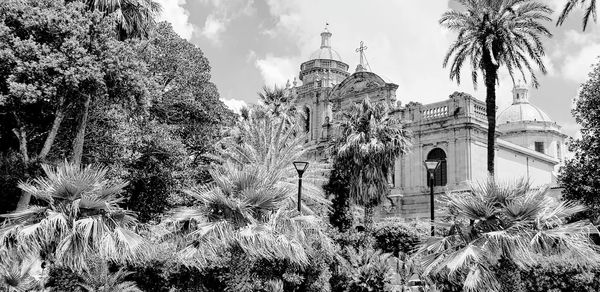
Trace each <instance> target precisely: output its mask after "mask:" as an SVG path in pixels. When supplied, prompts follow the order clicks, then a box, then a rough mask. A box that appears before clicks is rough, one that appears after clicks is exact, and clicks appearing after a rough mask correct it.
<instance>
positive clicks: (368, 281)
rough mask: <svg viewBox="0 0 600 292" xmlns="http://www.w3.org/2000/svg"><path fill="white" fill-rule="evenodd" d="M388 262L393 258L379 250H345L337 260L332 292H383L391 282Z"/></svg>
mask: <svg viewBox="0 0 600 292" xmlns="http://www.w3.org/2000/svg"><path fill="white" fill-rule="evenodd" d="M390 260H393V257H391V255H390V254H386V253H383V252H382V251H380V250H374V249H370V248H362V249H359V250H355V249H353V248H347V249H346V250H345V253H344V256H343V257H340V258H339V264H340V265H339V267H338V269H339V270H338V272H337V275H336V277H337V278H338V279H337V285H335V286H334V287H333V288H334V289H333V291H352V292H354V291H356V292H363V291H364V292H367V291H385V290H386V286H387V285H389V283H390V280H391V273H392V268H391V266H390V264H389V261H390ZM340 279H342V280H343V281H340Z"/></svg>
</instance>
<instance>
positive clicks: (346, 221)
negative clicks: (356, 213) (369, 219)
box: [323, 157, 353, 232]
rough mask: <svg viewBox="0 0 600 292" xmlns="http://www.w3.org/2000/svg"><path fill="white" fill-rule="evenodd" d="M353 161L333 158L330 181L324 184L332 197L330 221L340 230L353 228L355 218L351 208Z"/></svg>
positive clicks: (326, 191)
mask: <svg viewBox="0 0 600 292" xmlns="http://www.w3.org/2000/svg"><path fill="white" fill-rule="evenodd" d="M351 169H352V163H351V162H350V163H348V162H346V161H344V160H342V159H340V158H338V157H334V158H333V165H332V170H331V173H330V174H329V181H328V182H327V184H326V185H324V186H323V189H324V190H325V193H326V194H327V196H328V197H330V196H331V197H332V198H331V211H330V212H329V223H331V225H333V226H335V227H336V228H337V229H338V230H339V231H340V232H345V231H348V230H349V229H350V228H352V223H353V218H352V211H351V210H350V182H351V180H350V175H351Z"/></svg>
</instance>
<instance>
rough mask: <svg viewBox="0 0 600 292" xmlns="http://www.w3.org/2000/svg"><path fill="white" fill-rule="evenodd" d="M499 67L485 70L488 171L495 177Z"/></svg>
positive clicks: (490, 67)
mask: <svg viewBox="0 0 600 292" xmlns="http://www.w3.org/2000/svg"><path fill="white" fill-rule="evenodd" d="M497 74H498V66H496V65H493V64H489V65H488V66H486V70H485V86H486V89H487V90H486V97H485V107H486V115H487V121H488V136H487V170H488V173H489V175H490V176H492V177H493V176H494V157H495V155H496V79H497Z"/></svg>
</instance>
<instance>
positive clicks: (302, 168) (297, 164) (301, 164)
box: [294, 161, 308, 212]
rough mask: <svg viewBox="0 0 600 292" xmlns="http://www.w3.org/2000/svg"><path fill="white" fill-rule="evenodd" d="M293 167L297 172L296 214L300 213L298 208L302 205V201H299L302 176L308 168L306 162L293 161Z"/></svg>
mask: <svg viewBox="0 0 600 292" xmlns="http://www.w3.org/2000/svg"><path fill="white" fill-rule="evenodd" d="M294 167H295V168H296V171H297V172H298V212H300V207H301V204H302V201H300V199H301V198H302V174H304V172H305V171H306V169H307V168H308V162H305V161H294Z"/></svg>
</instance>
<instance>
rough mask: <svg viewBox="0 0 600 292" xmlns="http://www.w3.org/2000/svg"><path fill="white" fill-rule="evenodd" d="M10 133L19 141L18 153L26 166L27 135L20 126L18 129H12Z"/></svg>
mask: <svg viewBox="0 0 600 292" xmlns="http://www.w3.org/2000/svg"><path fill="white" fill-rule="evenodd" d="M12 131H13V133H14V134H15V136H17V139H18V140H19V152H21V155H22V156H23V162H25V164H27V163H29V152H28V151H27V133H26V132H25V127H24V126H20V127H19V128H18V129H16V128H15V129H12Z"/></svg>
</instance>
